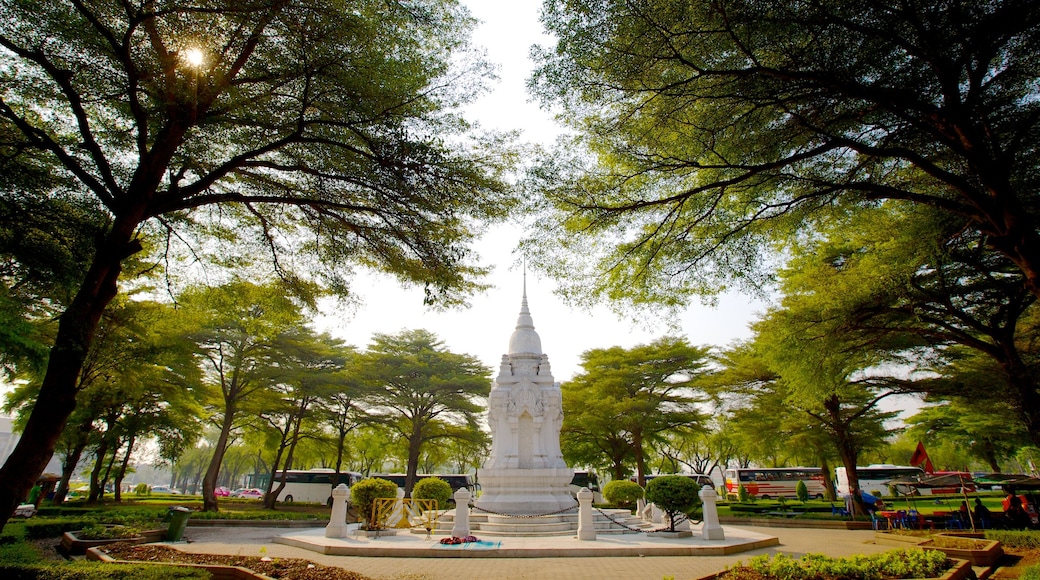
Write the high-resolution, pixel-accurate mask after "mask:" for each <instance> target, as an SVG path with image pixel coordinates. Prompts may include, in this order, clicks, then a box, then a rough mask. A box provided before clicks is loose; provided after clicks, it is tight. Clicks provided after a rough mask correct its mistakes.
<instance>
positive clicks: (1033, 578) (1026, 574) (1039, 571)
mask: <svg viewBox="0 0 1040 580" xmlns="http://www.w3.org/2000/svg"><path fill="white" fill-rule="evenodd" d="M1019 580H1040V564H1035V565H1033V566H1030V567H1028V568H1026V569H1025V570H1023V571H1022V575H1021V576H1019Z"/></svg>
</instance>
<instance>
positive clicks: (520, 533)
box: [411, 509, 653, 537]
mask: <svg viewBox="0 0 1040 580" xmlns="http://www.w3.org/2000/svg"><path fill="white" fill-rule="evenodd" d="M592 513H593V519H594V523H595V527H596V534H597V535H599V534H603V535H606V534H637V533H640V532H642V531H645V530H649V529H651V528H653V525H652V524H649V523H647V522H644V521H642V520H641V519H639V518H637V517H635V516H633V515H632V514H631V513H630V512H629V511H628V510H624V509H606V510H593V512H592ZM454 524H455V512H454V511H450V512H448V513H445V514H444V515H442V516H441V517H440V518H439V519H438V520H437V526H436V530H435V531H434V534H436V535H451V529H452V527H453V526H454ZM469 527H470V533H471V534H473V535H475V536H493V537H537V536H573V535H574V534H576V533H577V531H578V512H577V510H575V511H572V512H566V513H562V514H555V515H546V516H533V517H527V516H524V517H515V516H505V515H497V514H489V513H483V512H479V511H476V510H474V511H472V512H471V513H470V516H469ZM411 531H412V533H413V534H425V533H426V529H425V528H423V527H413V528H411Z"/></svg>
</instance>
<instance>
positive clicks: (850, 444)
mask: <svg viewBox="0 0 1040 580" xmlns="http://www.w3.org/2000/svg"><path fill="white" fill-rule="evenodd" d="M823 408H824V409H825V410H826V411H827V415H828V416H829V417H830V422H829V426H830V428H831V431H832V432H833V435H834V443H835V445H836V446H837V448H838V456H839V457H840V458H841V464H842V465H844V466H845V475H846V476H848V480H849V493H850V494H851V495H852V512H853V514H863V515H865V514H866V513H867V509H866V506H865V505H864V503H863V492H862V491H861V490H860V488H859V472H858V471H857V470H856V462H857V461H858V460H859V450H858V449H857V448H856V445H855V443H854V441H853V439H852V437H851V434H850V433H849V432H848V428H847V427H848V426H847V425H846V424H845V422H844V421H843V420H842V417H841V401H840V400H839V399H838V396H837V395H831V396H830V397H828V398H827V399H826V400H825V401H824V402H823Z"/></svg>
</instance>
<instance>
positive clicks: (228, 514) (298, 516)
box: [188, 510, 328, 520]
mask: <svg viewBox="0 0 1040 580" xmlns="http://www.w3.org/2000/svg"><path fill="white" fill-rule="evenodd" d="M188 519H191V520H319V519H328V516H324V517H322V516H319V515H318V514H309V513H303V512H282V511H262V510H249V511H219V512H195V511H193V512H191V515H189V516H188Z"/></svg>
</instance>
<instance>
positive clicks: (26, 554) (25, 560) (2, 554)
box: [0, 542, 40, 564]
mask: <svg viewBox="0 0 1040 580" xmlns="http://www.w3.org/2000/svg"><path fill="white" fill-rule="evenodd" d="M39 561H40V553H39V552H38V551H36V548H34V547H33V546H32V544H29V543H27V542H16V543H12V544H4V545H0V562H5V563H7V564H32V563H33V562H39Z"/></svg>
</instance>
